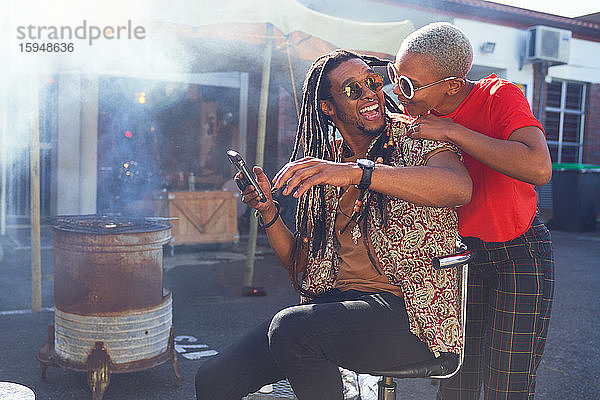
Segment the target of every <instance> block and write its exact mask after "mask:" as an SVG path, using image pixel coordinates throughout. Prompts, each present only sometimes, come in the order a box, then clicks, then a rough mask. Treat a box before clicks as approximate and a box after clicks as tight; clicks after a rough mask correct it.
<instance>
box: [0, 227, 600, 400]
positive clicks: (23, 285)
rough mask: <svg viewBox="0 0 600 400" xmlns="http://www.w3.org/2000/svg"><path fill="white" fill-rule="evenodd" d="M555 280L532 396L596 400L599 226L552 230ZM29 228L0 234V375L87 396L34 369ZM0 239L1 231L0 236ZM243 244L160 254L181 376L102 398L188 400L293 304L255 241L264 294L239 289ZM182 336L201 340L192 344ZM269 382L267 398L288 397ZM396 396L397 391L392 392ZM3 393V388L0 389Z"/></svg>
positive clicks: (136, 378) (162, 375)
mask: <svg viewBox="0 0 600 400" xmlns="http://www.w3.org/2000/svg"><path fill="white" fill-rule="evenodd" d="M552 234H553V242H554V248H555V256H556V288H555V298H554V305H553V311H552V320H551V325H550V331H549V337H548V341H547V345H546V351H545V354H544V357H543V359H542V363H541V365H540V368H539V370H538V379H537V386H536V391H537V395H536V399H552V400H554V399H556V400H563V399H570V400H590V399H600V389H599V388H598V386H597V384H596V382H598V381H599V380H600V333H599V330H600V301H599V296H598V293H600V262H599V261H598V260H599V259H600V232H590V233H567V232H560V231H553V232H552ZM26 236H27V232H21V233H20V234H15V235H13V236H12V237H10V238H8V237H4V238H2V240H3V249H4V251H3V253H4V254H3V257H2V260H0V277H1V278H0V381H10V382H17V383H20V384H23V385H25V386H27V387H29V388H31V389H33V391H34V392H35V393H36V398H37V399H38V400H49V399H56V400H67V399H78V400H79V399H91V392H90V390H89V388H88V386H87V383H86V376H85V373H83V372H76V371H72V370H68V369H62V368H54V367H51V368H49V369H48V371H47V377H46V379H45V380H42V379H41V378H40V375H39V363H38V361H37V360H36V358H35V356H36V354H37V352H38V351H39V350H40V348H41V346H42V345H43V344H44V343H45V341H46V332H47V326H48V324H50V323H52V322H53V320H54V313H53V311H52V310H53V309H52V306H53V265H52V258H53V256H52V243H51V242H52V240H51V233H50V232H49V231H47V230H45V231H43V235H42V239H43V240H42V243H43V250H42V279H43V282H42V306H43V309H44V311H41V312H36V313H32V312H30V311H29V309H30V307H31V267H30V265H31V253H30V249H29V247H28V244H27V239H26ZM0 238H1V237H0ZM245 252H246V243H245V242H241V243H240V244H238V245H222V246H212V247H207V246H202V247H189V248H177V249H176V250H175V255H174V256H173V257H169V256H166V257H165V261H164V266H165V274H164V281H165V286H166V287H168V288H169V289H171V291H172V293H173V326H174V330H175V335H176V336H179V337H180V340H179V342H178V343H180V344H182V345H183V346H182V347H181V348H180V350H181V351H180V354H178V360H179V367H180V370H181V375H182V380H183V383H182V385H181V386H179V387H178V386H176V385H175V376H174V373H173V371H172V369H171V365H170V363H168V362H167V363H165V364H162V365H160V366H157V367H154V368H151V369H147V370H145V371H140V372H134V373H127V374H113V375H112V376H111V379H110V384H109V386H108V389H107V390H106V392H105V394H104V399H105V400H133V399H136V400H137V399H148V400H155V399H156V400H158V399H160V400H170V399H186V400H188V399H189V400H192V399H194V374H195V371H196V369H197V368H198V367H199V366H200V365H201V364H202V362H203V360H205V359H206V358H207V357H210V354H213V352H214V351H219V350H220V349H222V348H223V347H224V346H225V345H227V344H228V343H230V342H231V341H233V340H235V339H236V338H237V337H239V336H240V335H242V334H243V333H244V332H245V331H246V330H248V329H250V328H251V327H253V326H254V325H256V324H258V323H260V322H262V321H263V320H264V319H266V318H269V317H270V316H272V315H273V314H274V313H275V312H276V311H278V310H279V309H281V308H282V307H285V306H287V305H290V304H294V303H295V302H296V301H297V299H298V297H297V295H296V294H295V293H294V291H293V290H292V288H291V286H290V284H289V280H288V276H287V273H286V272H285V271H284V270H283V269H282V268H281V267H280V265H279V262H278V261H277V259H276V257H275V256H274V255H273V253H272V252H271V251H270V250H269V248H268V246H267V245H266V242H265V240H264V238H261V240H259V248H258V253H257V258H256V263H255V272H254V281H253V283H254V284H255V285H257V286H262V287H264V288H265V289H266V292H267V295H266V296H264V297H243V296H242V295H241V287H242V282H243V276H244V272H245V268H246V267H245ZM186 344H188V345H189V344H196V345H198V344H203V345H206V346H205V347H202V348H201V349H200V348H199V347H191V346H188V347H187V348H186V346H185V345H186ZM398 386H399V389H398V392H399V393H401V394H402V398H403V399H434V393H435V390H436V388H435V386H433V385H432V384H431V381H429V380H425V379H409V380H403V381H398ZM288 393H289V390H288V389H286V388H285V387H283V386H276V388H275V391H274V392H273V394H272V395H271V396H270V397H266V396H264V395H254V396H251V397H252V398H253V399H262V398H265V399H266V398H270V399H277V398H280V399H283V398H290V397H289V394H288ZM398 397H399V398H400V396H398ZM0 398H1V396H0Z"/></svg>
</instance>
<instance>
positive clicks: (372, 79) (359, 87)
mask: <svg viewBox="0 0 600 400" xmlns="http://www.w3.org/2000/svg"><path fill="white" fill-rule="evenodd" d="M363 83H364V85H365V86H366V87H368V88H369V89H371V90H372V91H373V92H378V91H380V90H381V89H382V88H383V75H381V74H378V73H376V72H374V73H372V74H371V75H369V76H367V77H366V78H365V79H363V80H362V81H354V82H350V83H348V84H347V85H345V86H344V87H343V88H342V93H344V94H345V95H346V96H347V97H348V98H349V99H350V100H356V99H358V98H360V96H362V93H363Z"/></svg>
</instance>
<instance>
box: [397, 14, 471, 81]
mask: <svg viewBox="0 0 600 400" xmlns="http://www.w3.org/2000/svg"><path fill="white" fill-rule="evenodd" d="M404 53H413V54H426V55H429V56H430V57H432V58H433V62H434V68H436V69H437V70H438V71H439V73H440V75H441V76H440V77H443V78H445V77H449V76H456V77H459V78H464V77H466V76H467V73H468V72H469V70H470V69H471V65H472V63H473V46H471V42H470V41H469V38H468V37H467V35H465V33H464V32H463V31H462V30H460V29H459V28H458V27H457V26H456V25H452V24H450V23H448V22H435V23H432V24H428V25H425V26H424V27H422V28H419V29H417V30H416V31H414V32H413V33H411V34H410V35H408V36H407V37H406V39H404V41H403V42H402V44H401V45H400V49H399V50H398V56H401V55H402V54H404Z"/></svg>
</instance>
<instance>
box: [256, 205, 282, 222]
mask: <svg viewBox="0 0 600 400" xmlns="http://www.w3.org/2000/svg"><path fill="white" fill-rule="evenodd" d="M273 204H275V208H277V214H275V216H274V217H273V219H272V220H271V221H269V223H267V224H265V223H263V220H262V217H261V216H260V213H259V212H258V210H256V211H255V212H254V215H256V218H257V219H258V226H262V227H263V228H265V229H267V228H269V227H270V226H271V225H273V224H274V223H275V222H277V218H279V209H280V207H281V206H280V205H279V202H278V201H277V200H273Z"/></svg>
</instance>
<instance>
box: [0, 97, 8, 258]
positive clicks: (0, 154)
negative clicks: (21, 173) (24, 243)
mask: <svg viewBox="0 0 600 400" xmlns="http://www.w3.org/2000/svg"><path fill="white" fill-rule="evenodd" d="M6 93H7V90H6V88H5V87H3V90H2V105H1V108H2V125H1V129H2V132H0V163H2V164H1V165H0V170H1V172H0V175H1V178H0V179H2V183H1V187H0V235H2V236H4V235H6V189H7V182H6V181H7V179H8V176H7V160H6V157H7V156H8V151H7V150H6V146H7V145H8V141H7V138H8V120H7V118H8V112H7V110H6V107H7V105H8V102H7V95H6ZM0 253H1V250H0ZM1 259H2V256H1V255H0V260H1Z"/></svg>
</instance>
